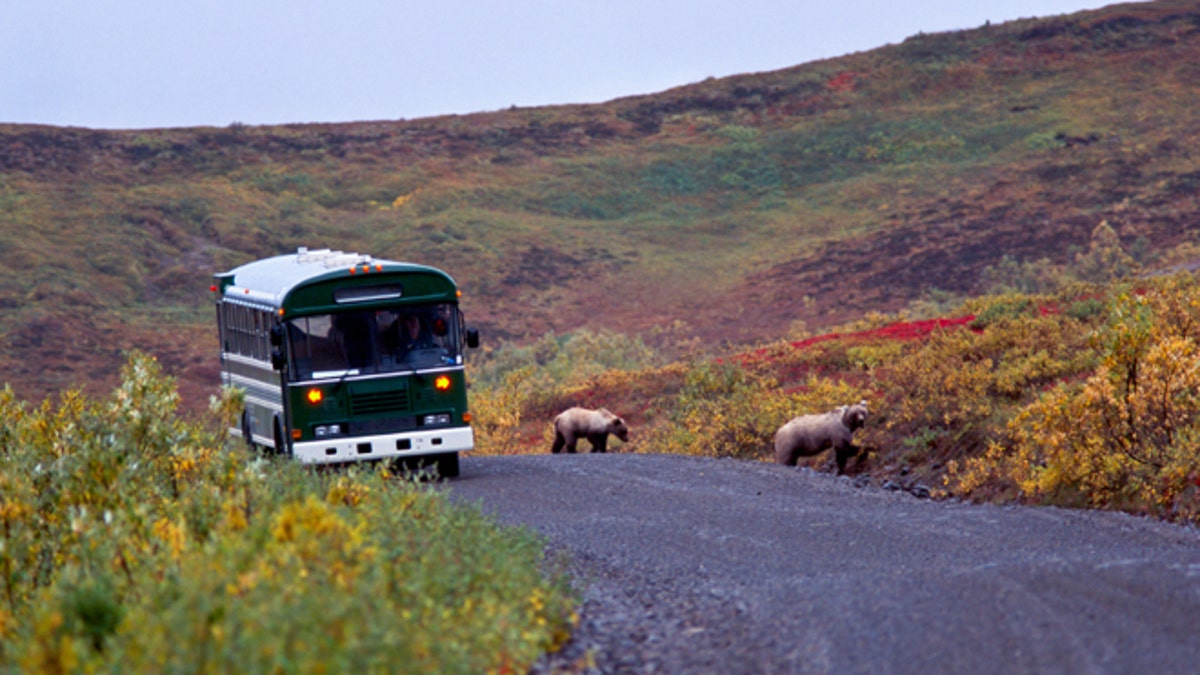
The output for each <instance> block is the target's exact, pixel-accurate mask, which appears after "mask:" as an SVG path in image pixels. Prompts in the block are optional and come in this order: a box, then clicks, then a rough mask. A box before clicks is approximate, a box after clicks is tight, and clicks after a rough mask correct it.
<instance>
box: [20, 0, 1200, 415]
mask: <svg viewBox="0 0 1200 675" xmlns="http://www.w3.org/2000/svg"><path fill="white" fill-rule="evenodd" d="M1198 27H1200V5H1197V3H1196V2H1184V1H1181V0H1164V1H1159V2H1148V3H1137V4H1129V5H1115V6H1112V7H1108V8H1105V9H1101V10H1097V11H1092V12H1083V13H1079V14H1074V15H1070V16H1061V17H1050V18H1041V19H1030V20H1021V21H1015V22H1011V23H1005V24H1002V25H985V26H981V27H979V28H976V29H973V30H966V31H961V32H951V33H940V34H929V35H916V36H913V37H911V38H909V39H907V40H905V41H904V42H903V43H901V44H897V45H891V46H886V47H882V48H879V49H876V50H872V51H869V52H863V53H857V54H852V55H848V56H845V57H841V58H837V59H830V60H826V61H821V62H816V63H808V64H803V65H799V66H796V67H794V68H789V69H785V70H780V71H776V72H768V73H757V74H746V75H741V76H736V77H728V78H721V79H710V80H706V81H704V82H699V83H695V84H691V85H687V86H682V87H679V88H677V89H672V90H669V91H665V92H662V93H660V94H655V95H650V96H639V97H631V98H625V99H619V100H615V101H611V102H607V103H603V104H597V105H567V106H555V107H543V108H528V109H510V110H503V111H495V112H489V113H479V114H472V115H463V116H448V117H440V118H431V119H419V120H407V121H405V120H398V121H374V122H360V123H352V124H336V125H335V124H305V125H289V126H274V127H249V126H245V125H242V124H238V123H236V122H234V123H232V124H230V125H229V126H228V127H224V128H188V129H161V130H148V131H119V130H89V129H79V128H53V127H40V126H25V125H20V126H13V125H6V126H0V259H2V260H3V265H0V307H2V308H3V312H4V317H5V321H4V322H3V323H2V325H0V336H2V339H3V344H4V345H5V348H4V350H3V352H2V353H0V360H2V363H0V367H2V368H3V370H4V372H5V373H6V375H5V380H6V381H8V382H10V383H11V384H12V386H13V387H14V389H15V391H16V393H17V394H18V395H20V396H21V397H24V398H29V399H37V398H40V397H43V396H46V395H51V394H55V393H57V392H60V391H62V390H64V389H67V388H70V387H75V386H83V387H85V388H88V389H89V390H95V393H99V392H102V391H107V390H108V389H109V388H111V387H112V386H114V385H115V384H116V381H117V375H118V370H119V367H120V364H121V363H122V362H123V361H124V358H123V353H124V352H126V351H127V350H129V349H131V348H141V349H144V350H145V351H147V352H150V353H152V354H154V355H155V356H157V357H158V358H159V359H160V362H161V363H162V364H163V367H164V369H165V371H166V372H167V373H169V374H170V375H172V376H175V377H177V378H178V383H179V387H180V391H181V394H182V406H183V408H184V409H187V410H199V409H202V408H203V406H204V402H205V401H206V400H207V398H208V396H209V395H210V394H212V393H213V392H214V390H215V384H216V382H217V379H218V378H217V372H216V364H215V356H214V355H215V351H216V350H215V338H214V337H213V329H212V326H211V324H212V323H213V321H212V310H211V308H210V305H209V301H210V298H209V296H208V292H207V290H206V289H207V286H208V280H209V275H210V274H211V273H212V272H213V271H216V270H224V269H228V268H230V267H232V266H234V265H236V264H239V263H242V262H246V261H247V260H250V259H253V258H256V257H261V256H266V255H274V254H278V253H281V252H287V251H290V250H294V249H295V248H296V247H297V246H301V245H304V246H314V247H319V246H331V247H334V248H342V249H346V250H358V251H364V252H370V253H373V254H375V255H379V256H386V257H390V258H399V259H410V260H414V261H417V262H425V263H430V264H434V265H437V266H439V267H442V268H444V269H447V270H448V271H450V272H451V273H452V274H453V275H454V276H455V278H456V279H457V280H459V281H460V282H461V283H462V284H463V286H464V287H465V289H466V295H465V299H464V300H465V308H466V310H467V312H468V315H469V316H470V318H471V320H472V322H473V323H475V324H476V325H478V326H479V327H480V328H481V329H482V331H483V334H484V335H485V336H487V338H488V339H489V341H490V344H491V345H493V346H498V345H500V344H508V343H511V344H513V345H529V344H532V343H533V342H534V341H536V340H538V339H540V338H542V337H543V336H546V335H548V334H553V335H555V336H557V337H559V338H562V337H564V336H568V335H571V334H574V333H575V332H577V331H580V330H582V329H589V330H592V331H598V330H600V329H602V328H604V329H607V330H610V331H613V332H615V333H617V334H622V335H627V336H630V337H637V338H641V339H643V340H644V341H645V342H646V344H648V345H651V346H653V347H654V348H656V349H658V350H659V351H660V352H663V353H679V352H678V351H677V350H679V349H681V348H682V347H699V348H701V349H707V348H709V347H712V346H715V345H719V344H722V343H723V342H728V343H731V344H751V343H754V342H757V341H761V340H769V339H776V338H780V337H783V336H786V335H792V336H797V337H798V336H802V335H804V334H806V333H808V332H812V333H819V332H823V331H824V330H825V329H826V328H828V327H830V326H835V325H839V324H844V323H846V322H849V321H853V320H857V319H859V318H861V317H863V316H866V315H867V314H868V313H870V312H873V311H876V312H885V313H888V312H896V311H899V310H902V309H905V308H908V307H909V306H910V305H911V304H912V303H914V302H918V303H919V302H924V303H928V302H931V301H936V302H941V301H943V300H945V299H946V298H953V299H958V298H961V297H966V296H970V295H974V294H978V293H981V292H984V291H986V290H987V288H986V284H984V283H983V281H982V280H981V279H982V275H983V273H984V270H985V269H987V268H989V267H992V268H995V269H999V268H1000V267H999V266H1003V265H1008V266H1009V267H1013V266H1015V267H1016V268H1021V267H1022V266H1036V265H1038V264H1040V263H1041V261H1043V259H1045V261H1046V263H1047V264H1051V265H1057V266H1064V265H1067V264H1070V263H1072V262H1073V260H1074V257H1075V255H1076V254H1077V253H1079V252H1082V251H1086V250H1088V247H1089V246H1090V244H1091V241H1092V234H1093V232H1094V231H1095V229H1096V228H1097V226H1098V225H1100V224H1101V223H1102V222H1103V223H1106V224H1107V225H1108V226H1109V227H1110V228H1111V231H1112V232H1113V233H1114V234H1115V236H1116V237H1117V239H1118V240H1119V243H1120V245H1121V247H1122V249H1123V250H1125V251H1127V252H1128V254H1129V255H1130V256H1131V257H1132V258H1133V259H1134V260H1135V261H1136V262H1138V263H1140V264H1142V265H1144V266H1149V267H1159V268H1165V267H1168V266H1170V265H1173V264H1188V263H1190V262H1192V261H1193V260H1194V259H1195V258H1198V257H1200V256H1194V255H1193V253H1194V250H1195V249H1194V245H1195V242H1194V232H1195V228H1193V227H1190V226H1191V225H1192V223H1194V222H1195V216H1196V211H1197V201H1196V193H1197V187H1198V186H1200V167H1198V166H1197V161H1198V160H1197V159H1196V154H1195V153H1194V152H1193V148H1192V144H1193V142H1194V140H1193V139H1194V137H1195V133H1194V132H1195V129H1196V128H1197V121H1198V120H1197V116H1198V115H1200V112H1197V111H1198V110H1200V105H1197V103H1198V101H1197V97H1198V93H1197V92H1200V86H1198V85H1200V66H1197V65H1196V64H1197V63H1200V58H1198V56H1200V54H1198V51H1200V33H1198V31H1197V29H1198Z"/></svg>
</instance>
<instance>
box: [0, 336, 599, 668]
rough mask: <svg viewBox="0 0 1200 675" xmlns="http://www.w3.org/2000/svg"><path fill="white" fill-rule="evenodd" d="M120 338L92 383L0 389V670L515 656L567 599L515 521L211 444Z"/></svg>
mask: <svg viewBox="0 0 1200 675" xmlns="http://www.w3.org/2000/svg"><path fill="white" fill-rule="evenodd" d="M177 403H178V396H177V393H176V392H175V390H174V383H173V381H172V379H171V378H169V377H166V376H164V375H163V373H162V372H161V370H160V368H159V366H158V364H157V362H156V361H155V360H154V359H153V358H151V357H149V356H146V355H144V354H133V355H131V357H130V358H129V360H128V362H127V364H126V366H125V368H124V369H123V372H122V383H121V385H120V386H119V388H117V389H116V390H115V391H114V392H113V394H112V395H111V396H110V397H108V398H107V399H104V400H92V399H89V398H87V397H85V396H83V395H81V394H80V393H78V392H68V393H65V394H64V395H63V396H62V397H60V398H59V399H58V400H57V401H51V400H47V401H46V402H45V403H43V404H42V405H40V406H37V407H30V406H27V405H26V404H24V403H21V402H20V401H18V400H16V399H15V397H14V396H13V394H12V391H11V390H5V391H4V392H3V393H0V671H4V672H41V673H67V672H112V673H125V672H180V671H187V672H197V673H209V672H211V673H228V672H351V671H356V672H393V671H396V670H401V671H405V672H446V673H483V672H498V673H503V672H510V673H512V672H525V671H526V670H527V669H528V667H529V666H530V664H532V663H533V661H534V660H535V659H536V658H537V657H538V656H539V655H540V654H542V653H544V652H546V651H548V650H552V649H554V648H555V647H556V646H558V645H560V644H561V643H562V642H563V641H565V640H566V638H567V636H568V635H569V632H570V630H571V628H572V625H573V624H572V622H573V620H574V619H573V614H572V612H573V609H574V607H575V604H576V602H577V599H576V598H575V597H574V595H573V594H572V592H571V591H570V589H569V587H568V582H567V579H566V578H565V576H564V575H563V574H562V573H561V572H559V571H555V569H554V568H553V566H552V565H550V564H549V563H547V561H546V560H544V556H543V547H542V543H541V542H540V541H539V539H538V538H537V537H535V536H534V535H533V534H532V533H529V532H526V531H523V530H511V529H503V528H500V527H499V526H498V525H496V524H494V523H493V522H492V521H491V520H489V519H488V518H485V517H484V516H483V515H482V514H481V513H479V512H478V511H476V510H474V509H470V508H464V507H460V506H454V505H451V504H450V503H449V502H448V500H447V499H446V498H445V496H444V495H442V494H440V493H437V492H435V491H433V490H431V489H429V487H428V486H427V485H426V484H423V483H421V482H419V481H416V480H413V479H409V478H406V477H404V476H399V475H393V474H390V473H389V472H388V471H387V470H386V469H385V468H383V467H357V468H353V469H347V470H340V471H319V472H318V471H310V470H306V469H303V468H301V467H299V466H298V465H295V464H293V463H291V462H286V461H269V460H266V459H254V458H252V457H250V456H249V455H248V454H247V453H246V451H245V450H243V449H241V448H240V447H239V448H237V449H236V450H232V449H230V448H228V447H227V445H228V444H229V443H228V439H227V438H226V437H225V430H226V428H227V427H228V422H229V421H230V420H231V419H232V418H231V417H229V413H230V411H231V410H234V409H236V408H238V402H237V401H236V400H235V399H233V398H226V399H222V400H218V401H215V402H214V410H213V411H212V412H211V413H209V414H207V415H204V416H202V418H200V419H197V420H194V421H193V420H189V419H185V418H183V417H181V416H180V415H178V414H177V410H176V405H177Z"/></svg>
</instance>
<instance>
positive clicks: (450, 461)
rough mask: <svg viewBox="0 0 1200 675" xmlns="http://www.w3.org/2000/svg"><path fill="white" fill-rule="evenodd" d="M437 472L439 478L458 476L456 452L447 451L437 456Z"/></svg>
mask: <svg viewBox="0 0 1200 675" xmlns="http://www.w3.org/2000/svg"><path fill="white" fill-rule="evenodd" d="M437 472H438V476H439V477H441V478H457V477H458V453H457V452H447V453H444V454H441V455H438V456H437Z"/></svg>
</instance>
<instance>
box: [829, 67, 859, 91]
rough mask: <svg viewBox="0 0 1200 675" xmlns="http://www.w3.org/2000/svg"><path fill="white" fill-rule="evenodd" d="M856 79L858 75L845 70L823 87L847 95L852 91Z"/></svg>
mask: <svg viewBox="0 0 1200 675" xmlns="http://www.w3.org/2000/svg"><path fill="white" fill-rule="evenodd" d="M856 79H858V73H855V72H854V71H850V70H847V71H844V72H841V73H838V74H837V75H835V76H833V77H832V78H830V80H829V82H826V83H825V86H827V87H829V89H830V90H831V91H837V92H845V93H849V92H852V91H854V82H855V80H856Z"/></svg>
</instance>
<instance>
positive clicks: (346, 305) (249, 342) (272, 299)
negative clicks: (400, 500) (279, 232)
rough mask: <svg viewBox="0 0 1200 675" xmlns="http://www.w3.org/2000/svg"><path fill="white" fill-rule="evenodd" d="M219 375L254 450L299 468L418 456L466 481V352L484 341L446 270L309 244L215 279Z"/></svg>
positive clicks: (468, 417) (242, 432) (470, 437)
mask: <svg viewBox="0 0 1200 675" xmlns="http://www.w3.org/2000/svg"><path fill="white" fill-rule="evenodd" d="M213 281H214V283H213V286H212V291H213V293H214V294H215V296H216V306H217V329H218V332H219V335H220V349H221V383H222V384H223V385H226V386H231V387H236V388H238V389H240V390H242V392H244V399H245V409H244V410H243V412H242V415H241V420H240V428H237V429H234V430H233V431H234V433H235V434H240V435H241V437H242V438H243V439H244V440H245V441H246V443H248V444H249V445H250V446H252V447H256V446H257V447H263V448H270V449H273V450H274V451H275V452H277V453H280V454H283V455H290V456H292V457H294V458H295V459H297V460H298V461H300V462H304V463H311V464H338V463H346V462H357V461H365V460H410V459H411V460H417V461H423V462H427V463H429V464H434V465H436V468H437V471H438V473H439V475H440V476H442V477H443V478H449V477H453V476H457V475H458V457H459V453H461V452H465V451H468V450H471V449H472V447H473V446H474V440H475V439H474V434H473V432H472V430H471V426H470V422H471V413H470V411H469V410H468V408H467V391H466V379H465V377H464V373H463V352H464V348H466V347H477V346H478V345H479V334H478V332H476V331H475V330H473V329H467V327H466V325H465V323H464V321H463V315H462V312H461V311H460V309H459V304H458V303H459V297H460V295H461V293H460V291H459V290H458V287H457V286H456V285H455V283H454V280H453V279H451V278H450V276H449V275H447V274H446V273H445V272H442V271H441V270H438V269H434V268H432V267H426V266H423V265H415V264H410V263H402V262H394V261H389V260H377V259H374V258H372V257H370V256H368V255H360V254H357V253H343V252H341V251H332V250H328V249H322V250H313V251H310V250H308V249H306V248H301V249H299V250H298V251H297V252H296V253H295V254H293V255H283V256H277V257H274V258H267V259H264V260H258V261H255V262H251V263H248V264H246V265H242V266H241V267H238V268H236V269H233V270H231V271H229V272H225V273H223V274H216V275H214V277H213Z"/></svg>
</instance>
